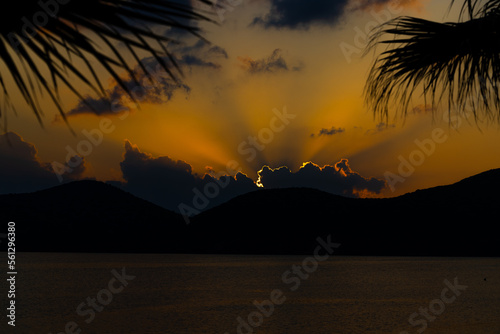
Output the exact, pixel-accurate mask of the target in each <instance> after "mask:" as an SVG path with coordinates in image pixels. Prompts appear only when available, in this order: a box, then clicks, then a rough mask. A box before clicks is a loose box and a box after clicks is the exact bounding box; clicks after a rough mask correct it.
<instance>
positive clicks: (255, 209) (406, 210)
mask: <svg viewBox="0 0 500 334" xmlns="http://www.w3.org/2000/svg"><path fill="white" fill-rule="evenodd" d="M499 186H500V169H497V170H491V171H488V172H484V173H481V174H478V175H475V176H472V177H469V178H467V179H464V180H462V181H460V182H458V183H455V184H452V185H447V186H439V187H434V188H429V189H424V190H417V191H415V192H413V193H408V194H406V195H403V196H399V197H394V198H386V199H355V198H346V197H342V196H337V195H332V194H329V193H326V192H322V191H319V190H315V189H308V188H287V189H267V190H266V189H262V190H258V191H255V192H252V193H248V194H245V195H242V196H239V197H236V198H234V199H232V200H230V201H228V202H226V203H224V204H222V205H220V206H218V207H215V208H213V209H210V210H208V211H206V212H203V213H201V214H199V215H198V216H196V217H193V218H192V219H191V222H190V224H189V225H186V224H185V222H184V220H183V218H182V217H181V216H180V215H178V214H177V213H174V212H171V211H168V210H165V209H163V208H161V207H158V206H156V205H154V204H152V203H150V202H147V201H144V200H142V199H139V198H137V197H135V196H133V195H131V194H129V193H126V192H123V191H122V190H120V189H117V188H115V187H113V186H111V185H107V184H104V183H101V182H97V181H76V182H72V183H68V184H64V185H61V186H58V187H55V188H51V189H47V190H43V191H39V192H35V193H31V194H16V195H2V196H0V210H1V212H2V216H3V217H7V219H9V220H13V221H16V236H17V238H18V240H17V241H16V250H17V251H66V252H159V253H162V252H165V253H234V254H311V253H312V251H313V250H314V248H315V247H316V244H317V241H316V238H317V237H322V238H326V237H327V236H328V235H331V238H332V241H335V242H339V243H341V244H342V245H341V247H340V248H339V249H338V250H337V251H336V253H337V254H345V255H411V256H500V251H499V248H498V247H497V246H496V245H497V241H496V236H494V234H495V233H494V231H495V230H494V229H493V227H494V225H495V224H496V222H497V221H498V217H497V216H496V214H497V213H498V203H500V202H499V200H500V194H499V193H498V191H497V189H498V187H499ZM4 245H5V243H2V244H0V246H1V247H2V249H5V247H4Z"/></svg>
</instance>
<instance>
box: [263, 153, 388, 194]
mask: <svg viewBox="0 0 500 334" xmlns="http://www.w3.org/2000/svg"><path fill="white" fill-rule="evenodd" d="M258 175H259V179H258V180H257V184H259V185H260V186H263V187H264V188H290V187H307V188H316V189H319V190H323V191H326V192H329V193H332V194H335V195H343V196H349V197H366V196H373V195H377V194H380V193H381V192H382V190H384V189H385V188H386V182H385V180H383V179H377V178H373V177H371V178H367V177H364V176H361V175H360V174H359V173H357V172H355V171H353V170H352V169H351V167H350V166H349V162H348V160H347V159H342V160H341V161H339V162H337V163H336V164H335V165H334V166H331V165H326V166H323V167H320V166H318V165H316V164H314V163H312V162H308V163H304V164H303V165H302V167H300V168H299V170H298V171H297V172H292V171H291V170H290V169H289V168H288V167H280V168H276V169H272V168H270V167H268V166H265V167H264V168H262V169H261V170H260V171H259V173H258Z"/></svg>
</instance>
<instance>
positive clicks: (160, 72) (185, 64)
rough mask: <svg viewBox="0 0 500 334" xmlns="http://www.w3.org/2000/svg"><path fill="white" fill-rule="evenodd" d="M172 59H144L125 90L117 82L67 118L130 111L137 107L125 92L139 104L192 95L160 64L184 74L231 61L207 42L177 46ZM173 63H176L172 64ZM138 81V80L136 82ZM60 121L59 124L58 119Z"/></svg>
mask: <svg viewBox="0 0 500 334" xmlns="http://www.w3.org/2000/svg"><path fill="white" fill-rule="evenodd" d="M171 56H172V58H170V57H168V56H165V57H162V58H160V60H158V59H156V58H154V57H146V58H143V59H141V61H140V63H139V64H137V65H136V66H135V68H134V70H133V77H132V76H131V75H127V77H126V78H125V79H124V80H123V81H122V82H123V85H124V87H122V86H121V85H119V84H118V83H117V82H113V83H112V84H111V87H110V88H109V89H107V92H106V96H104V97H93V96H87V97H85V99H84V100H82V101H79V103H78V104H77V105H76V106H75V107H74V108H72V109H71V110H70V111H69V112H68V113H67V114H66V115H67V116H68V117H71V116H76V115H81V114H94V115H97V116H107V115H116V114H120V113H121V112H125V111H128V110H130V108H129V106H134V105H135V104H134V102H133V101H131V100H130V97H129V95H128V94H127V93H126V91H125V89H124V88H126V89H127V90H128V92H130V93H131V95H132V97H133V98H134V100H135V102H139V103H153V104H161V103H166V102H168V101H170V100H171V99H172V98H173V97H174V95H175V94H178V93H182V92H183V93H185V94H189V93H190V92H191V87H190V86H189V85H188V84H187V83H185V82H184V81H183V80H181V79H179V78H177V80H174V79H173V78H172V75H171V74H170V73H168V72H167V71H165V69H164V68H163V66H162V64H160V62H159V61H161V62H162V63H164V64H166V65H167V66H168V67H169V68H174V62H175V64H176V65H177V66H178V67H179V68H180V69H181V70H182V71H183V72H185V71H187V70H189V71H192V70H193V69H194V68H198V69H201V68H206V69H211V70H218V69H220V68H221V65H220V64H219V63H217V62H216V61H218V60H220V59H227V58H228V55H227V52H226V51H225V49H223V48H222V47H219V46H213V45H211V44H209V43H207V42H205V41H203V40H197V41H196V42H195V43H194V44H192V45H177V46H176V47H175V48H173V49H172V55H171ZM172 60H173V61H172ZM134 78H135V80H134ZM56 120H59V118H57V119H56Z"/></svg>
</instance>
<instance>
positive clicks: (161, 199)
mask: <svg viewBox="0 0 500 334" xmlns="http://www.w3.org/2000/svg"><path fill="white" fill-rule="evenodd" d="M120 167H121V171H122V173H123V179H124V180H125V181H126V182H124V183H122V184H119V185H120V186H121V187H122V188H123V189H124V190H127V191H129V192H131V193H132V194H134V195H136V196H139V197H142V198H144V199H146V200H149V201H151V202H153V203H155V204H157V205H160V206H163V207H164V208H167V209H169V210H173V211H177V212H179V211H180V208H179V206H180V205H183V208H185V209H186V210H188V211H191V213H197V212H200V211H203V210H206V209H208V208H210V207H213V206H216V205H219V204H221V203H223V202H225V201H227V200H229V199H231V198H233V197H235V196H238V195H241V194H244V193H247V192H250V191H253V190H257V189H258V187H257V186H256V185H255V183H254V182H253V180H251V179H250V178H248V177H247V176H246V175H245V174H242V173H236V175H234V176H230V175H215V173H214V172H213V171H212V170H211V169H210V168H208V173H206V174H204V175H200V174H197V173H193V170H192V167H191V165H189V164H188V163H187V162H185V161H182V160H174V159H171V158H170V157H168V156H159V157H154V156H152V155H151V154H148V153H145V152H141V150H140V149H139V148H138V147H137V146H136V145H132V143H130V141H128V140H127V141H125V154H124V158H123V161H122V162H121V163H120ZM114 184H115V185H117V183H114ZM181 213H183V212H182V211H181Z"/></svg>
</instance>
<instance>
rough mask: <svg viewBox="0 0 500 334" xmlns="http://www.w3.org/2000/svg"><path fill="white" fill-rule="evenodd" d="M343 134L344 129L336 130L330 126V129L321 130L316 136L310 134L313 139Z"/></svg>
mask: <svg viewBox="0 0 500 334" xmlns="http://www.w3.org/2000/svg"><path fill="white" fill-rule="evenodd" d="M344 132H345V128H336V127H334V126H332V127H331V128H330V129H325V128H322V129H321V130H319V132H318V133H316V134H315V133H311V137H312V138H314V137H321V136H333V135H337V134H340V133H344Z"/></svg>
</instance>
